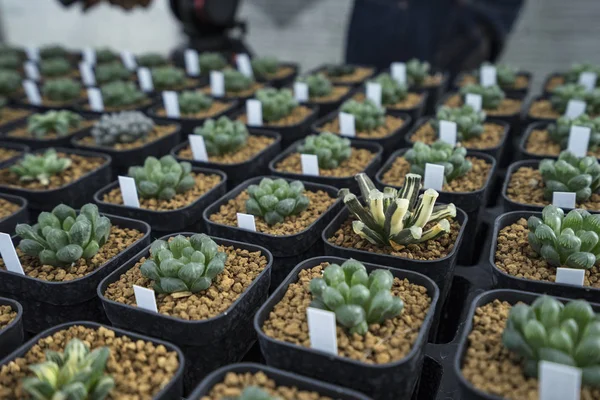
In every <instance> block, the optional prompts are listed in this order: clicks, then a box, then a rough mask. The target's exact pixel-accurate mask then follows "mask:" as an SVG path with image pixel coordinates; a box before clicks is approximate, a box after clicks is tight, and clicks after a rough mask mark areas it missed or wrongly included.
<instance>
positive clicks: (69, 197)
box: [0, 147, 112, 211]
mask: <svg viewBox="0 0 600 400" xmlns="http://www.w3.org/2000/svg"><path fill="white" fill-rule="evenodd" d="M55 149H56V151H57V152H59V153H66V154H75V155H78V156H82V157H95V158H103V159H104V160H106V161H105V163H104V164H102V165H101V166H100V167H99V168H97V169H95V170H93V171H90V172H88V173H87V174H85V175H83V176H81V177H79V178H78V179H76V180H74V181H72V182H71V183H68V184H66V185H64V186H61V187H59V188H55V189H48V190H31V189H24V188H19V187H16V186H7V185H2V184H0V191H1V192H2V193H7V194H12V195H14V196H21V197H24V198H26V199H27V201H28V202H29V208H30V210H35V211H38V210H39V211H50V210H52V209H53V208H54V207H55V206H56V205H57V204H60V203H62V202H67V203H68V204H69V206H71V207H73V208H79V207H81V206H83V205H84V204H86V203H89V202H91V201H92V198H93V196H94V192H96V190H98V189H100V188H101V187H102V186H104V185H106V184H107V183H108V182H110V177H111V170H110V167H111V165H112V159H111V158H110V156H108V155H106V154H103V153H96V152H91V151H83V150H77V149H67V148H62V147H57V148H55ZM45 150H46V149H38V150H36V151H34V152H33V153H34V154H42V153H44V152H45ZM22 157H23V156H22V155H21V156H19V157H18V158H16V159H13V160H12V161H11V162H10V163H8V164H3V165H2V167H4V168H8V167H9V166H10V165H13V164H15V163H17V162H18V161H19V160H20V159H21V158H22Z"/></svg>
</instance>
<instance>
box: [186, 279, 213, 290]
mask: <svg viewBox="0 0 600 400" xmlns="http://www.w3.org/2000/svg"><path fill="white" fill-rule="evenodd" d="M211 283H212V281H211V280H210V278H207V277H205V276H203V277H201V278H200V279H198V280H197V281H196V282H194V283H193V284H192V287H191V288H190V291H191V292H192V293H197V292H201V291H203V290H206V289H208V288H209V287H210V285H211Z"/></svg>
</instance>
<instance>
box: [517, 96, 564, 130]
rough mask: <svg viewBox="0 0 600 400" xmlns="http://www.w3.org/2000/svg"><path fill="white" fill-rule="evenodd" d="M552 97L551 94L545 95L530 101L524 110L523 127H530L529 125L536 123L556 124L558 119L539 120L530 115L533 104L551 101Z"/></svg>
mask: <svg viewBox="0 0 600 400" xmlns="http://www.w3.org/2000/svg"><path fill="white" fill-rule="evenodd" d="M550 96H551V95H550V94H543V95H541V96H535V97H532V98H531V99H530V100H529V102H528V103H527V104H526V106H525V108H524V109H523V126H529V125H531V124H533V123H534V122H546V123H552V122H556V120H557V118H538V117H532V116H530V115H529V109H530V108H531V106H532V105H533V103H535V102H536V101H538V100H546V99H549V98H550Z"/></svg>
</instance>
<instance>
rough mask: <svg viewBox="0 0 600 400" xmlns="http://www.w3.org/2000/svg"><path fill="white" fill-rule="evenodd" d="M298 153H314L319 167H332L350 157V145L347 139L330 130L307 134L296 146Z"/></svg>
mask: <svg viewBox="0 0 600 400" xmlns="http://www.w3.org/2000/svg"><path fill="white" fill-rule="evenodd" d="M298 153H300V154H314V155H316V156H317V159H318V160H319V168H323V169H334V168H337V167H339V166H340V164H341V163H342V162H344V161H345V160H347V159H348V158H350V155H351V154H352V147H351V145H350V140H349V139H346V138H342V137H340V136H339V135H335V134H333V133H331V132H321V133H320V134H318V135H309V136H307V137H306V139H304V142H303V143H302V144H301V145H300V146H298Z"/></svg>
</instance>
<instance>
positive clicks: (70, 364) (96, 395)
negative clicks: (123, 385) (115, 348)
mask: <svg viewBox="0 0 600 400" xmlns="http://www.w3.org/2000/svg"><path fill="white" fill-rule="evenodd" d="M45 355H46V361H45V362H43V363H39V364H34V365H31V366H29V369H30V370H31V371H32V372H33V374H34V375H35V376H32V377H28V378H25V379H23V381H22V387H23V390H24V391H25V392H26V393H28V394H29V396H31V399H33V400H58V399H65V400H104V399H106V398H107V397H108V395H109V393H110V391H111V390H112V389H113V387H114V386H115V382H114V379H113V378H112V377H111V376H110V375H108V374H107V373H106V363H107V362H108V358H109V357H110V349H109V348H108V347H99V348H97V349H94V350H93V351H90V348H89V347H88V346H87V345H86V344H85V343H84V342H82V341H81V340H79V339H77V338H75V339H71V340H69V342H68V343H67V345H66V346H65V351H64V352H63V353H60V352H56V351H50V350H47V351H46V352H45Z"/></svg>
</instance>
